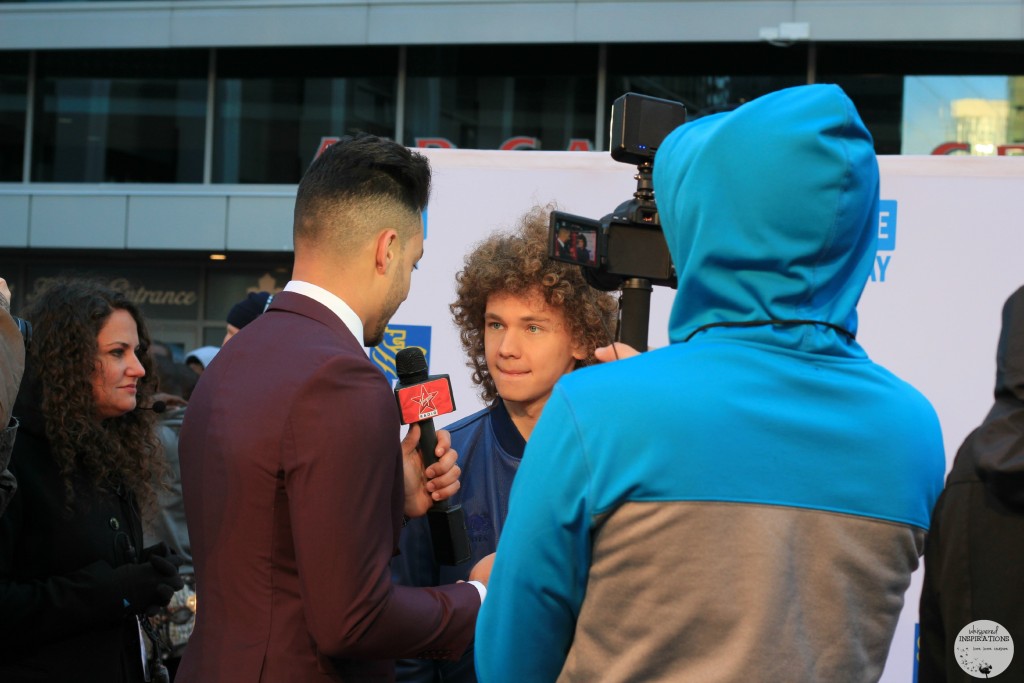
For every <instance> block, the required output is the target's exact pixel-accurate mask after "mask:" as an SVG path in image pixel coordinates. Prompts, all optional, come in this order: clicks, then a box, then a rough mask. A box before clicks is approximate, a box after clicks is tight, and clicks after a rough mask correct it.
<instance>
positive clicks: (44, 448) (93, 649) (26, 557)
mask: <svg viewBox="0 0 1024 683" xmlns="http://www.w3.org/2000/svg"><path fill="white" fill-rule="evenodd" d="M28 384H29V382H26V385H28ZM34 393H35V392H34V391H32V390H31V388H30V387H27V386H23V391H22V395H21V396H19V403H18V404H16V406H15V414H16V415H17V416H18V417H19V420H20V421H21V426H20V428H19V431H18V438H17V440H16V441H15V444H14V453H13V456H12V458H11V466H10V467H11V471H12V472H14V474H15V476H16V477H17V479H18V493H17V495H16V496H14V498H13V500H12V501H11V503H10V506H9V507H8V509H7V511H6V512H5V514H4V515H3V517H2V518H0V681H3V682H4V683H15V682H20V681H70V680H74V681H76V682H81V683H86V682H91V681H96V682H97V683H100V682H102V683H119V682H123V681H132V682H134V681H141V680H143V673H142V663H141V648H140V642H139V630H138V622H137V620H136V618H135V617H134V616H132V615H131V614H129V613H128V612H127V610H126V609H125V604H124V596H123V595H122V592H123V590H122V586H120V585H119V582H118V581H117V579H116V575H115V573H114V568H115V567H117V566H119V565H122V564H125V563H127V562H131V561H133V560H134V558H135V557H136V556H137V555H138V554H139V553H140V552H141V548H142V545H141V544H142V525H141V520H140V516H139V513H138V509H137V506H136V504H135V501H134V498H133V497H132V496H131V495H130V494H128V493H126V492H124V491H120V492H116V491H115V492H104V491H99V490H97V489H96V487H95V486H92V485H91V484H90V483H89V482H88V481H87V480H85V479H81V480H76V481H75V485H76V498H75V502H74V504H73V507H72V509H71V511H70V512H69V511H68V510H67V506H66V501H65V495H64V484H63V482H62V480H61V478H60V473H59V470H58V467H57V464H56V463H55V462H54V460H53V459H52V457H51V455H50V447H49V443H48V441H47V439H46V437H45V435H44V431H43V421H42V416H41V415H40V413H39V412H38V410H37V409H36V402H35V401H34V398H33V397H32V394H34ZM26 394H27V395H28V398H26Z"/></svg>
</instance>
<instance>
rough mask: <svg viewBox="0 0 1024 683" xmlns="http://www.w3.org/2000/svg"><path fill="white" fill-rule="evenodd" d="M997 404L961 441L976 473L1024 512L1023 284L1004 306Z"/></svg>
mask: <svg viewBox="0 0 1024 683" xmlns="http://www.w3.org/2000/svg"><path fill="white" fill-rule="evenodd" d="M995 399H996V400H995V404H994V405H993V406H992V409H991V410H990V411H989V413H988V415H987V416H986V417H985V421H984V422H982V423H981V426H979V427H978V429H976V430H975V431H974V433H972V434H971V436H970V437H969V438H968V441H967V442H966V443H965V444H964V449H968V448H970V449H972V450H973V455H974V461H975V462H976V463H977V475H978V476H979V477H980V478H981V479H982V480H984V481H985V482H987V483H988V485H989V489H990V490H991V491H992V492H993V493H994V494H995V495H996V496H997V497H998V498H999V499H1000V500H1002V501H1003V502H1004V503H1006V504H1007V505H1009V506H1011V507H1014V508H1016V509H1018V510H1024V287H1021V288H1020V289H1018V290H1017V291H1016V292H1014V293H1013V294H1011V295H1010V298H1009V299H1007V300H1006V303H1005V304H1004V305H1003V327H1002V330H1001V332H1000V334H999V346H998V348H997V349H996V388H995Z"/></svg>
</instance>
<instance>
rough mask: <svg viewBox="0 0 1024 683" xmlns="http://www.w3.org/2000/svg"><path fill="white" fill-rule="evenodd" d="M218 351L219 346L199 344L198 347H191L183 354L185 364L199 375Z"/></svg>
mask: <svg viewBox="0 0 1024 683" xmlns="http://www.w3.org/2000/svg"><path fill="white" fill-rule="evenodd" d="M219 351H220V347H219V346H200V347H199V348H198V349H192V350H191V351H189V352H188V353H186V354H185V365H187V366H188V367H190V368H192V371H193V372H195V373H196V374H197V375H201V374H203V372H204V371H205V370H206V368H207V366H208V365H210V361H212V360H213V359H214V357H215V356H216V355H217V352H219Z"/></svg>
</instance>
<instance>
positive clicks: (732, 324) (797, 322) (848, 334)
mask: <svg viewBox="0 0 1024 683" xmlns="http://www.w3.org/2000/svg"><path fill="white" fill-rule="evenodd" d="M764 325H779V326H789V325H821V326H822V327H828V328H830V329H833V330H835V331H836V332H838V333H839V334H841V335H843V336H844V337H846V338H847V339H849V340H850V341H854V340H856V339H857V335H855V334H853V333H852V332H850V331H849V330H847V329H846V328H843V327H840V326H839V325H833V324H832V323H827V322H825V321H824V320H803V319H800V318H794V319H787V320H742V321H733V322H729V321H723V322H717V323H708V324H707V325H701V326H700V327H698V328H697V329H695V330H694V331H693V332H691V333H690V334H688V335H686V339H684V340H683V343H684V344H685V343H686V342H688V341H690V340H691V339H693V338H694V336H696V335H697V334H698V333H700V332H703V331H704V330H707V329H710V328H712V327H763V326H764Z"/></svg>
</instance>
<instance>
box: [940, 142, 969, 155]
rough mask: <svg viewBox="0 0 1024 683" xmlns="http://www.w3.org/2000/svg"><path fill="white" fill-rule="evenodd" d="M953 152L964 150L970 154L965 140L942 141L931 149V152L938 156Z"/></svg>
mask: <svg viewBox="0 0 1024 683" xmlns="http://www.w3.org/2000/svg"><path fill="white" fill-rule="evenodd" d="M954 152H966V153H968V154H970V152H971V146H970V144H968V143H966V142H943V143H942V144H941V145H939V146H938V147H936V148H935V149H933V150H932V154H935V155H938V156H942V155H947V154H953V153H954Z"/></svg>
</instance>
